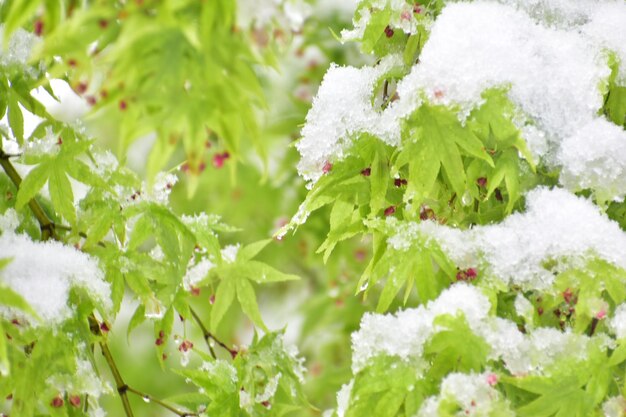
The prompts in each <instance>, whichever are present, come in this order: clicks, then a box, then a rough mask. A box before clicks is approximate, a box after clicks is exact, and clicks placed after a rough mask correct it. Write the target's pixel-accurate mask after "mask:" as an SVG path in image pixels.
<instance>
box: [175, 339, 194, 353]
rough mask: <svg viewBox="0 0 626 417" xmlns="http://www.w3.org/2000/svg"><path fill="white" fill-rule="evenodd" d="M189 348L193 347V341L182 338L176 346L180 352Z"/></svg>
mask: <svg viewBox="0 0 626 417" xmlns="http://www.w3.org/2000/svg"><path fill="white" fill-rule="evenodd" d="M191 348H193V343H192V342H191V341H190V340H183V343H181V344H180V346H178V350H179V351H181V352H187V351H188V350H189V349H191Z"/></svg>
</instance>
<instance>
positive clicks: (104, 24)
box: [98, 19, 109, 29]
mask: <svg viewBox="0 0 626 417" xmlns="http://www.w3.org/2000/svg"><path fill="white" fill-rule="evenodd" d="M98 26H100V27H101V28H102V29H106V28H107V26H109V22H108V21H107V20H106V19H100V20H99V21H98Z"/></svg>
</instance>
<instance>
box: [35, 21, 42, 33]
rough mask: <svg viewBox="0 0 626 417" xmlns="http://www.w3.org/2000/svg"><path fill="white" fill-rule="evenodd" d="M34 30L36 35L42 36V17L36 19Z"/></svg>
mask: <svg viewBox="0 0 626 417" xmlns="http://www.w3.org/2000/svg"><path fill="white" fill-rule="evenodd" d="M34 32H35V35H37V36H41V35H42V34H43V20H41V19H37V20H35V27H34Z"/></svg>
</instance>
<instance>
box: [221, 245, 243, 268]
mask: <svg viewBox="0 0 626 417" xmlns="http://www.w3.org/2000/svg"><path fill="white" fill-rule="evenodd" d="M240 246H241V245H240V244H239V243H237V244H236V245H226V246H224V248H223V249H222V259H223V260H224V262H226V263H229V264H232V263H233V262H235V259H237V253H238V252H239V248H240Z"/></svg>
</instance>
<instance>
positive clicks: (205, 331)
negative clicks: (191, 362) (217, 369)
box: [189, 307, 238, 358]
mask: <svg viewBox="0 0 626 417" xmlns="http://www.w3.org/2000/svg"><path fill="white" fill-rule="evenodd" d="M189 311H191V315H192V316H193V318H194V320H195V321H196V323H198V326H199V327H200V330H202V335H203V336H204V340H205V341H206V343H207V346H209V350H210V351H211V356H213V357H214V358H217V356H216V355H215V352H214V351H213V347H212V346H211V342H210V340H209V339H213V341H214V342H215V343H217V344H218V345H220V346H221V347H222V348H224V349H225V350H227V351H228V353H230V356H232V357H233V358H234V357H235V356H237V353H238V352H237V350H235V349H231V348H229V347H228V346H227V345H226V344H225V343H224V342H222V341H220V340H219V339H218V338H217V337H215V336H214V335H213V333H211V332H210V331H209V330H208V329H207V328H206V326H205V325H204V323H203V322H202V319H201V318H200V316H198V313H196V311H195V310H194V309H193V308H191V307H189Z"/></svg>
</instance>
